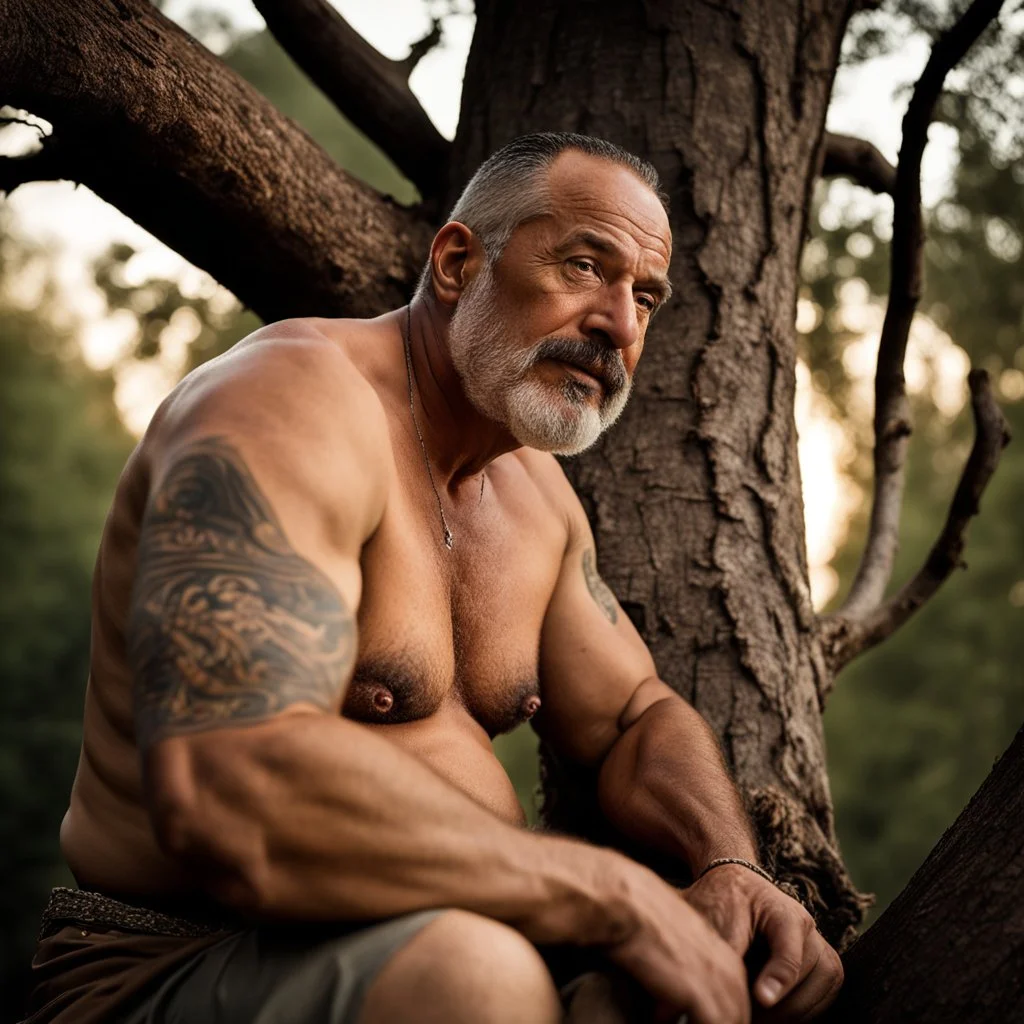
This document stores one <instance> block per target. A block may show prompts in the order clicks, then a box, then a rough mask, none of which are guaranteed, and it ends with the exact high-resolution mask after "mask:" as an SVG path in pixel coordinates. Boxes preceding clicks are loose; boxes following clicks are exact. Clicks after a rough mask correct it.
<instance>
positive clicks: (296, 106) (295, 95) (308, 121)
mask: <svg viewBox="0 0 1024 1024" xmlns="http://www.w3.org/2000/svg"><path fill="white" fill-rule="evenodd" d="M224 60H225V61H226V62H227V63H228V64H229V65H230V66H231V67H233V68H234V69H235V70H236V71H237V72H238V73H239V74H240V75H242V76H243V77H244V78H246V79H248V80H249V81H250V82H251V83H252V84H253V85H254V86H255V87H256V88H257V89H259V90H260V92H262V93H263V95H264V96H266V97H267V98H268V99H270V100H271V102H272V103H273V104H274V106H276V107H277V109H278V110H280V111H281V112H282V113H284V114H287V115H288V116H289V117H291V118H293V119H294V120H295V121H297V122H298V123H299V124H300V125H302V127H303V128H305V129H306V131H307V132H309V134H310V135H311V136H312V137H313V138H314V139H316V141H317V142H319V143H320V145H321V146H323V148H324V149H325V150H327V152H328V153H330V155H331V156H332V157H333V158H334V159H335V160H336V161H337V163H338V164H339V165H340V166H341V167H344V168H345V170H347V171H349V172H350V173H351V174H354V175H355V176H356V177H357V178H361V179H362V180H363V181H365V182H367V183H368V184H369V185H372V186H373V187H374V188H375V189H377V190H378V191H379V192H384V193H386V194H387V195H391V196H394V198H395V199H397V200H398V202H400V203H405V204H407V205H408V204H410V203H413V202H415V201H416V200H417V198H418V194H417V192H416V189H415V187H414V186H413V185H412V184H411V182H409V181H408V180H407V179H406V178H404V177H403V176H402V175H401V174H400V173H399V172H398V171H397V170H396V169H395V166H394V164H392V163H391V161H390V160H389V159H388V158H387V157H386V156H385V155H384V154H383V153H382V152H381V151H380V149H378V148H377V146H375V145H374V144H373V143H372V142H370V140H369V139H367V137H366V136H365V135H363V134H362V132H360V131H359V129H357V128H356V127H354V126H353V125H352V123H351V122H350V121H349V120H348V119H347V118H345V117H344V116H343V115H341V114H339V113H338V111H337V110H336V109H335V108H334V107H333V106H332V105H331V103H330V101H328V100H327V99H326V98H325V97H324V95H323V94H322V93H321V92H319V91H318V90H317V89H316V88H314V86H313V85H312V84H311V83H310V81H309V79H308V78H306V76H305V75H304V74H303V73H302V72H301V71H300V70H299V69H298V68H297V67H296V66H295V64H293V63H292V61H291V59H290V58H289V57H288V55H287V54H286V53H285V52H284V51H283V50H282V49H281V47H280V46H278V44H277V43H276V42H275V41H274V37H273V36H271V35H270V33H269V32H256V33H254V34H253V35H249V36H244V37H242V38H241V39H239V40H237V41H236V42H235V44H234V45H233V46H232V47H231V49H230V50H228V52H227V53H226V54H224Z"/></svg>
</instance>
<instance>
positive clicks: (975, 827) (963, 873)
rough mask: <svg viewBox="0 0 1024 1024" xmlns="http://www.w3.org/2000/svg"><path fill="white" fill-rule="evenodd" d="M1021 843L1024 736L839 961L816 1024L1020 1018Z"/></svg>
mask: <svg viewBox="0 0 1024 1024" xmlns="http://www.w3.org/2000/svg"><path fill="white" fill-rule="evenodd" d="M1022 843H1024V729H1022V730H1021V731H1020V732H1018V733H1017V737H1016V739H1015V740H1014V741H1013V743H1012V744H1011V745H1010V748H1009V749H1008V750H1007V751H1006V753H1004V754H1003V756H1002V757H1001V758H1000V759H999V760H998V762H997V763H996V765H995V767H993V769H992V772H991V774H990V775H989V777H988V778H987V779H986V780H985V781H984V782H983V783H982V785H981V788H980V789H979V790H978V792H977V793H975V795H974V796H973V797H972V798H971V802H970V803H969V804H968V805H967V807H966V808H965V809H964V810H963V812H962V813H961V814H960V816H959V817H958V818H957V820H956V822H955V823H954V824H953V825H952V827H951V828H949V829H948V830H947V832H946V834H945V835H944V836H943V837H942V839H940V840H939V842H938V844H937V845H936V846H935V849H934V850H932V852H931V853H930V854H929V855H928V859H927V860H926V861H925V862H924V864H923V865H922V866H921V867H920V868H919V869H918V871H917V873H916V874H915V875H914V877H913V878H912V879H911V880H910V882H909V883H908V884H907V887H906V888H905V889H904V890H903V892H902V893H900V895H899V896H898V897H897V898H896V899H895V900H894V901H893V903H892V904H891V905H890V906H889V908H888V909H887V910H886V911H885V913H884V914H882V916H881V917H880V918H879V919H878V921H876V922H875V924H873V925H872V926H871V928H869V929H868V931H867V932H866V933H865V934H864V935H863V936H862V937H861V938H860V939H859V940H858V941H857V943H856V944H855V945H854V946H853V948H852V949H850V950H849V952H848V953H846V955H845V956H844V957H843V967H844V970H845V972H846V983H845V985H844V986H843V989H842V991H841V992H840V993H839V998H838V999H837V1000H836V1002H835V1003H834V1004H833V1006H832V1007H830V1008H829V1009H828V1010H827V1011H826V1012H825V1014H824V1015H823V1016H822V1017H821V1018H820V1020H819V1024H861V1022H863V1021H871V1024H904V1022H906V1021H919V1022H935V1021H956V1022H957V1024H990V1022H992V1021H1013V1020H1022V1019H1024V987H1022V986H1021V983H1020V981H1021V963H1022V962H1024V910H1022V908H1024V871H1022V870H1021V857H1020V851H1021V846H1022ZM968 951H969V953H970V955H966V954H967V953H968Z"/></svg>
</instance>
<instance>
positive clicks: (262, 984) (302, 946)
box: [118, 910, 440, 1024]
mask: <svg viewBox="0 0 1024 1024" xmlns="http://www.w3.org/2000/svg"><path fill="white" fill-rule="evenodd" d="M439 913H440V911H437V910H430V911H423V912H421V913H417V914H406V915H405V916H403V917H397V918H394V919H392V920H388V921H384V922H382V923H378V924H372V925H367V926H363V927H359V928H355V929H351V930H348V931H346V932H344V933H342V934H339V933H338V928H337V927H333V928H331V929H329V930H328V929H321V928H312V929H311V928H310V927H309V926H308V925H306V926H303V928H302V930H301V933H300V932H299V931H298V929H295V930H292V931H289V930H281V929H279V928H275V929H273V930H270V929H253V930H249V931H244V932H238V933H234V934H230V935H228V936H227V937H226V938H224V939H222V940H221V941H220V942H218V943H217V944H216V945H214V946H212V947H210V948H209V949H206V950H204V951H203V952H201V953H199V954H198V955H197V956H196V957H195V958H194V959H192V960H190V961H188V962H187V963H185V964H184V965H183V966H182V967H180V968H179V969H178V970H177V971H176V972H175V973H174V974H173V975H172V976H170V977H169V978H167V979H166V980H165V981H164V982H163V984H162V985H161V986H160V988H159V990H158V991H157V992H156V993H155V994H154V995H153V996H152V997H151V998H149V999H147V1000H146V1001H145V1003H144V1004H143V1005H142V1006H140V1007H139V1008H138V1009H136V1010H135V1011H134V1012H132V1013H130V1014H129V1015H128V1016H125V1017H122V1018H121V1019H120V1021H119V1022H118V1024H355V1022H356V1021H357V1020H358V1019H359V1013H360V1010H361V1008H362V1005H363V1000H364V999H365V997H366V992H367V990H368V989H369V988H370V986H371V985H372V984H373V981H374V979H375V978H376V977H377V975H378V973H379V972H380V970H381V968H382V967H383V966H384V964H385V963H386V962H387V961H388V960H389V959H390V958H391V957H392V956H394V954H395V953H397V952H398V951H399V950H400V949H401V948H402V946H404V945H405V944H406V943H407V942H408V941H409V940H410V939H411V938H413V936H415V935H416V934H417V933H418V932H419V931H421V930H422V929H423V928H424V927H425V926H426V925H427V924H429V923H430V922H431V921H432V920H433V919H434V918H435V917H437V916H438V914H439ZM318 932H319V933H320V934H317V933H318Z"/></svg>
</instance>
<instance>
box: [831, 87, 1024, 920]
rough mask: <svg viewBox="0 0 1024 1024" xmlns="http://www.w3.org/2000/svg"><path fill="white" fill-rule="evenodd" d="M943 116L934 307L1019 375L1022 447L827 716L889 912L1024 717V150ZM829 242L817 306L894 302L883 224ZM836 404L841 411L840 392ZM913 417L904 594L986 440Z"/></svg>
mask: <svg viewBox="0 0 1024 1024" xmlns="http://www.w3.org/2000/svg"><path fill="white" fill-rule="evenodd" d="M944 117H945V119H946V120H947V122H948V123H950V124H952V125H954V126H955V127H956V128H957V130H958V133H959V155H960V163H959V168H958V170H957V173H956V179H955V182H954V185H955V188H954V190H953V196H952V198H949V199H947V200H944V201H943V202H942V203H940V204H939V206H938V207H937V209H936V210H934V211H932V213H931V214H930V215H929V217H928V218H927V231H928V239H929V240H928V243H927V245H926V248H925V294H924V296H923V299H922V303H921V307H920V308H921V311H922V312H923V313H924V314H925V315H927V316H928V317H929V318H930V319H931V320H933V321H934V322H935V323H936V324H937V325H939V326H940V327H941V328H942V329H943V330H945V331H947V332H948V333H949V334H950V336H951V338H952V339H953V341H954V342H955V343H956V344H957V345H959V346H961V347H962V348H963V349H964V350H965V351H966V352H967V353H968V355H969V356H970V358H971V360H972V362H973V363H974V364H975V365H981V366H984V367H986V368H987V369H988V370H989V371H990V373H991V374H992V377H993V380H994V382H995V384H996V386H997V394H998V393H999V391H998V387H999V384H1000V382H1004V389H1005V391H1004V397H1003V406H1004V411H1005V412H1006V414H1007V417H1008V419H1009V420H1010V422H1011V428H1012V429H1013V430H1014V433H1015V434H1016V436H1017V438H1018V440H1017V442H1016V443H1014V444H1011V445H1010V447H1009V448H1007V449H1006V451H1005V453H1004V456H1003V460H1002V463H1001V464H1000V467H999V470H998V472H997V473H996V475H995V477H994V478H993V480H992V482H991V484H990V485H989V488H988V490H987V492H986V494H985V496H984V498H983V500H982V509H981V514H980V516H979V517H978V518H976V519H975V520H974V521H973V523H972V525H971V527H970V528H969V530H968V543H967V548H966V552H965V561H966V563H967V565H968V567H969V568H968V569H967V571H966V572H964V571H961V572H957V573H955V574H954V576H953V577H952V578H951V579H950V580H949V581H948V582H947V583H946V584H945V585H944V586H943V588H942V589H941V591H940V592H939V594H938V595H936V597H935V598H934V599H933V600H932V601H931V602H930V603H929V604H928V605H926V606H925V608H924V609H923V610H922V611H921V612H919V613H918V615H917V616H916V617H915V618H913V619H912V620H911V621H910V622H909V623H908V624H907V625H906V626H904V628H903V629H902V630H900V631H899V632H898V633H896V634H895V635H894V636H893V637H891V638H890V639H888V640H887V641H886V642H885V643H884V644H882V645H881V646H880V647H878V648H877V649H875V650H874V651H872V652H870V653H868V654H866V655H864V656H863V657H861V658H860V659H859V660H857V661H855V662H854V663H853V664H852V665H851V666H849V667H848V668H847V669H846V670H845V671H844V672H843V673H842V675H841V676H840V678H839V680H838V682H837V687H836V691H835V693H834V695H833V696H832V698H831V701H830V704H829V707H828V711H827V713H826V715H825V729H826V735H827V739H828V744H829V762H830V767H831V779H832V788H833V795H834V797H835V804H836V822H837V827H838V830H839V835H840V840H841V843H842V847H843V852H844V854H845V856H846V859H847V862H848V864H849V866H850V869H851V872H852V874H853V877H854V880H855V881H856V882H857V883H858V884H859V885H860V886H862V887H863V888H865V889H868V890H870V891H875V892H877V893H878V897H879V903H878V909H881V908H883V907H884V906H885V905H886V904H887V903H888V902H889V901H890V900H891V899H892V898H893V897H894V896H895V895H896V894H897V893H898V892H899V891H900V889H902V887H903V886H904V885H905V884H906V882H907V880H908V879H909V877H910V875H911V874H912V873H913V871H914V870H915V869H916V868H917V867H919V866H920V864H921V863H922V861H923V860H924V858H925V857H926V855H927V854H928V852H929V850H930V849H931V848H932V846H933V845H934V844H935V842H936V841H937V840H938V838H939V836H940V835H941V834H942V831H943V830H944V829H945V828H946V827H948V826H949V825H950V824H951V823H952V822H953V820H954V818H955V817H956V815H957V814H958V813H959V811H960V810H961V808H962V807H963V806H964V804H965V803H966V802H967V800H968V799H969V798H970V796H971V795H972V794H973V793H974V791H975V790H976V789H977V787H978V786H979V784H980V783H981V782H982V780H983V779H984V778H985V776H986V775H987V774H988V772H989V770H990V769H991V766H992V762H993V760H994V759H995V758H996V757H997V756H998V755H999V754H1001V753H1002V751H1003V750H1004V749H1005V748H1006V746H1007V745H1008V744H1009V742H1010V740H1011V739H1012V737H1013V735H1014V733H1015V732H1016V730H1017V729H1018V728H1019V727H1020V725H1021V722H1022V721H1024V675H1022V673H1021V668H1020V666H1021V665H1022V664H1024V630H1022V628H1021V627H1022V626H1024V582H1022V581H1024V532H1022V531H1021V529H1020V511H1019V510H1020V508H1021V507H1022V505H1024V445H1022V440H1024V402H1021V401H1019V400H1016V401H1015V400H1013V398H1014V396H1015V395H1018V392H1017V391H1016V390H1015V387H1016V386H1017V385H1016V384H1015V380H1014V378H1015V374H1017V373H1018V372H1019V371H1020V370H1021V369H1024V312H1022V310H1024V274H1022V260H1021V245H1020V240H1021V238H1022V237H1024V189H1022V188H1021V183H1022V182H1024V156H1021V155H1018V156H1017V157H1016V158H1015V159H1013V160H1008V159H1005V158H1001V157H1000V156H999V155H997V154H996V153H995V152H994V151H993V146H994V140H993V139H992V138H991V136H990V135H989V134H988V133H987V132H985V131H983V130H982V129H981V128H980V127H979V125H978V124H977V123H976V122H975V121H974V120H973V119H972V115H971V108H970V106H969V105H968V104H965V103H963V102H961V101H958V100H957V99H956V98H955V97H947V99H946V101H945V106H944ZM854 233H863V234H867V235H868V236H869V237H870V238H871V240H872V243H873V251H872V253H871V254H870V255H869V256H867V257H865V258H863V259H855V258H853V257H852V256H851V254H850V251H849V249H850V246H849V244H848V243H849V238H850V236H851V235H852V234H854ZM820 237H821V238H822V239H823V240H824V241H825V242H826V244H827V247H828V252H829V256H828V259H827V260H826V261H825V262H826V264H827V269H826V270H825V271H824V272H821V268H820V267H819V268H818V269H819V272H820V273H819V277H818V279H817V280H816V281H815V282H814V283H813V285H812V287H813V288H814V294H815V298H816V300H817V301H820V302H821V303H822V304H823V305H824V306H825V308H826V309H827V308H828V306H829V304H830V303H829V295H830V293H831V294H832V295H834V290H835V288H836V287H837V286H838V285H839V284H841V280H842V279H848V278H851V277H862V278H863V279H864V280H865V281H866V282H867V283H868V285H869V287H870V290H871V292H872V293H873V294H874V295H875V296H876V297H877V298H878V299H879V301H883V300H884V296H885V289H886V287H887V277H888V273H887V269H886V263H885V261H886V260H887V259H888V246H887V244H886V242H885V240H884V237H880V236H879V232H878V230H877V229H876V228H875V226H874V222H873V220H872V219H871V218H867V219H863V218H860V219H858V218H849V219H847V221H846V222H845V223H844V224H843V225H842V226H841V227H840V228H839V229H838V230H836V231H831V232H822V234H821V236H820ZM854 248H858V247H856V246H855V247H854ZM860 251H863V247H861V249H860ZM832 301H833V303H834V299H833V300H832ZM846 340H847V339H846V338H845V337H844V336H842V334H841V333H838V332H837V333H836V334H834V335H833V336H832V337H831V338H829V337H828V332H827V330H824V329H823V330H822V331H820V332H818V334H817V335H816V336H814V337H813V338H812V339H811V351H812V362H813V361H817V362H818V363H821V364H823V365H826V366H828V367H829V368H831V369H833V370H835V371H836V372H838V373H840V374H841V373H842V362H841V359H840V356H841V351H842V347H843V345H844V343H845V341H846ZM815 349H817V350H818V351H816V352H815V351H814V350H815ZM822 350H824V351H822ZM1007 373H1008V377H1007V376H1004V374H1007ZM1022 382H1024V379H1022ZM843 393H844V392H843V388H842V387H840V388H839V389H838V391H837V394H838V395H840V396H842V395H843ZM1018 398H1019V395H1018ZM837 407H838V408H839V410H840V411H842V409H843V407H844V406H843V402H842V401H841V400H840V401H839V402H838V405H837ZM913 407H914V417H915V433H914V436H913V438H912V440H911V444H910V450H909V457H908V472H907V486H906V495H905V499H904V505H903V508H904V512H903V521H902V529H901V548H900V555H899V557H898V559H897V564H896V568H895V572H894V575H893V584H892V586H893V589H895V588H896V587H898V586H899V585H901V584H902V583H903V582H905V581H906V580H907V579H908V578H909V577H910V576H911V575H912V574H913V573H914V572H915V571H916V570H917V568H918V567H919V566H920V565H921V563H922V562H923V561H924V559H925V556H926V555H927V552H928V550H929V549H930V547H931V545H932V543H933V542H934V541H935V539H936V538H937V536H938V534H939V531H940V529H941V526H942V523H943V522H944V520H945V516H946V513H947V509H948V505H949V500H950V498H951V497H952V494H953V491H954V489H955V487H956V482H957V479H958V478H959V474H960V471H961V468H962V465H963V462H964V461H965V459H966V456H967V452H968V451H969V448H970V444H971V440H972V437H973V428H972V424H971V416H970V411H969V408H967V407H965V408H964V409H963V410H962V412H961V413H960V415H959V416H958V417H957V418H956V419H955V421H953V422H947V421H946V420H945V419H944V418H943V417H942V416H941V415H940V414H939V413H938V412H937V411H936V409H935V408H934V406H933V405H932V403H931V401H930V399H929V398H928V397H927V394H925V395H922V396H918V397H917V398H916V399H915V400H914V401H913ZM862 426H867V425H866V424H865V425H862ZM858 434H859V437H860V439H861V442H862V451H861V457H860V458H859V459H858V460H857V461H856V463H855V466H854V471H855V473H856V474H858V475H860V477H861V485H862V487H863V488H864V489H865V501H864V505H863V506H862V509H861V512H860V514H859V515H858V516H856V517H855V520H854V522H853V524H852V527H851V531H850V537H849V541H848V543H847V545H846V547H845V549H844V550H843V551H841V552H840V554H839V556H838V558H837V560H836V563H835V564H836V568H837V569H838V570H839V572H840V576H841V578H842V580H843V586H842V587H841V588H840V594H842V593H843V592H844V591H845V588H846V586H848V584H849V582H850V579H851V577H852V573H853V570H854V569H855V566H856V561H857V557H858V556H859V553H860V551H861V549H862V545H863V541H864V534H865V532H866V527H867V521H866V520H867V511H868V505H869V501H868V493H869V492H868V488H869V486H870V480H869V477H868V476H867V471H868V469H869V467H870V458H869V450H868V448H867V446H866V445H865V444H864V441H865V439H866V437H867V435H866V432H865V431H864V430H863V429H861V430H860V431H859V432H858Z"/></svg>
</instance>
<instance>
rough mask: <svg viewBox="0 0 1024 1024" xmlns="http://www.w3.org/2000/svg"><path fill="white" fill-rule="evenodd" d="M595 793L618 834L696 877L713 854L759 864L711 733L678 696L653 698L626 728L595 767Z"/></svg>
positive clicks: (745, 820)
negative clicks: (656, 851) (650, 848)
mask: <svg viewBox="0 0 1024 1024" xmlns="http://www.w3.org/2000/svg"><path fill="white" fill-rule="evenodd" d="M598 796H599V800H600V804H601V808H602V810H603V812H604V814H605V816H606V817H607V818H608V820H609V821H610V822H611V823H612V824H614V825H615V826H616V827H617V828H618V829H620V830H621V831H622V832H623V833H625V834H626V835H628V836H630V837H631V838H633V839H637V840H639V841H641V842H644V843H647V844H649V845H651V846H653V847H655V848H656V849H659V850H661V851H663V852H666V853H669V854H671V855H674V856H678V857H679V858H680V859H681V860H682V861H683V862H684V863H685V864H686V865H687V866H688V867H689V868H690V870H691V871H692V872H693V873H694V875H696V874H698V873H699V872H700V871H701V869H702V868H703V867H704V866H705V865H707V864H708V863H710V862H711V861H712V860H714V859H715V858H717V857H742V858H744V859H747V860H754V861H756V859H757V844H756V842H755V839H754V836H753V831H752V829H751V826H750V822H749V819H748V818H747V814H746V812H745V810H744V808H743V802H742V800H741V799H740V795H739V793H738V792H737V790H736V787H735V785H734V784H733V782H732V780H731V778H730V777H729V773H728V771H727V769H726V767H725V764H724V762H723V760H722V755H721V752H720V750H719V747H718V742H717V740H716V738H715V735H714V733H713V732H712V731H711V729H710V727H709V726H708V724H707V723H706V722H705V721H704V719H703V718H701V716H700V715H699V714H698V713H697V712H696V711H695V710H694V709H693V708H692V707H690V705H689V704H687V703H686V702H685V701H684V700H682V699H681V698H678V697H675V696H672V697H667V698H664V699H661V700H658V701H657V702H655V703H653V704H651V705H650V706H649V707H647V708H646V710H644V711H643V712H642V713H641V714H639V715H638V717H636V719H635V720H633V721H631V722H630V723H629V724H628V725H627V726H626V728H625V729H624V731H623V733H622V735H621V736H620V737H619V739H618V740H617V741H616V742H615V744H614V746H613V747H612V748H611V750H610V751H609V753H608V754H607V755H606V757H605V759H604V762H603V764H602V766H601V771H600V775H599V778H598Z"/></svg>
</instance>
